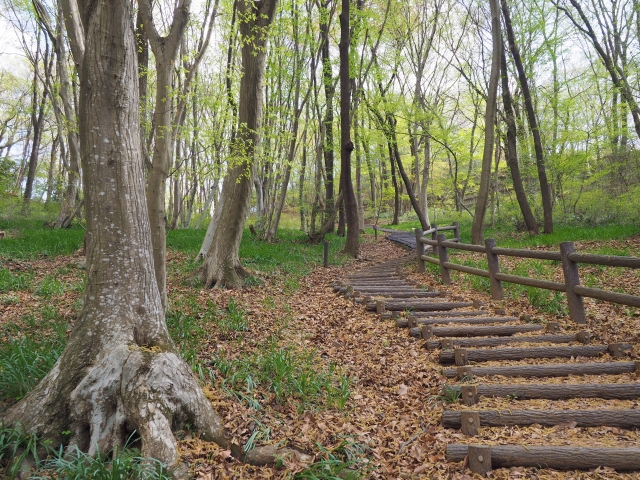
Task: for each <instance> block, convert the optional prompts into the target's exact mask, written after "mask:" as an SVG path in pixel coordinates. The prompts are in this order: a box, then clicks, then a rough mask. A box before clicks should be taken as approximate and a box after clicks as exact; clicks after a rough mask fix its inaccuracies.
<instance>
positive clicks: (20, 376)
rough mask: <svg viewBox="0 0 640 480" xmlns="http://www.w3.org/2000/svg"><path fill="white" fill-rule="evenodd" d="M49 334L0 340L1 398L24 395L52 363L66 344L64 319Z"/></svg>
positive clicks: (15, 397)
mask: <svg viewBox="0 0 640 480" xmlns="http://www.w3.org/2000/svg"><path fill="white" fill-rule="evenodd" d="M56 330H57V331H56V332H55V334H54V335H51V336H44V335H39V334H37V333H34V334H30V335H25V336H24V337H20V338H10V339H9V341H8V342H7V343H2V344H0V401H6V400H9V401H17V400H20V399H21V398H22V397H24V396H25V395H26V394H27V393H28V392H29V391H30V390H31V389H32V388H33V387H35V386H36V384H37V383H38V382H39V381H40V380H41V379H42V378H43V377H44V376H45V375H46V374H47V373H49V370H51V368H52V367H53V364H54V363H55V362H56V360H57V359H58V357H59V356H60V354H61V353H62V350H63V349H64V347H65V345H66V330H67V325H66V323H60V324H58V325H57V328H56Z"/></svg>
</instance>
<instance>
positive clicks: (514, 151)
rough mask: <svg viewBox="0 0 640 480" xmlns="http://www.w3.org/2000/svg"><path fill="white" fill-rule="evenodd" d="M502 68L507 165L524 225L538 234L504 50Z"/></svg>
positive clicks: (501, 61)
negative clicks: (520, 155)
mask: <svg viewBox="0 0 640 480" xmlns="http://www.w3.org/2000/svg"><path fill="white" fill-rule="evenodd" d="M500 67H501V70H502V103H503V105H504V114H505V118H506V121H507V134H506V137H507V165H509V170H510V171H511V178H512V179H513V189H514V190H515V193H516V199H517V200H518V205H519V206H520V211H521V212H522V217H523V218H524V224H525V225H526V227H527V230H528V231H529V233H531V234H532V235H537V234H538V222H536V219H535V217H534V216H533V212H532V211H531V207H530V206H529V201H528V200H527V194H526V192H525V189H524V185H523V184H522V176H521V175H520V166H519V164H518V148H517V144H516V142H517V130H516V119H515V116H514V113H513V101H512V99H511V91H510V90H509V78H508V75H509V72H508V70H507V57H506V55H505V52H504V48H502V49H501V55H500Z"/></svg>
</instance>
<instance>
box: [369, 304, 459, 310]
mask: <svg viewBox="0 0 640 480" xmlns="http://www.w3.org/2000/svg"><path fill="white" fill-rule="evenodd" d="M470 305H471V302H413V303H412V302H384V308H385V310H395V311H403V310H411V311H414V310H418V311H421V312H429V311H437V310H452V309H454V308H464V307H468V306H470ZM367 310H376V304H375V302H370V303H367Z"/></svg>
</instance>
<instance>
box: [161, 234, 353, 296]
mask: <svg viewBox="0 0 640 480" xmlns="http://www.w3.org/2000/svg"><path fill="white" fill-rule="evenodd" d="M204 234H205V230H203V229H201V230H173V231H171V232H169V234H168V236H167V247H168V248H172V249H175V250H178V251H180V252H182V253H185V254H187V255H190V256H192V257H195V256H196V255H197V254H198V252H199V251H200V247H201V245H202V240H203V239H204ZM327 240H329V258H330V263H331V264H332V265H341V264H343V263H344V262H345V261H346V260H347V258H348V257H347V256H346V255H343V254H341V253H339V252H340V250H342V248H344V238H342V237H338V236H335V235H327ZM240 261H241V262H242V265H243V266H244V267H246V268H248V269H249V270H253V271H256V272H260V273H263V274H278V275H282V276H284V277H286V278H285V280H287V281H288V282H289V287H288V288H291V289H296V288H298V284H297V281H298V280H299V278H300V277H302V276H304V275H306V274H308V273H309V272H310V271H311V270H312V269H313V268H314V266H316V265H320V264H322V261H323V246H322V245H313V244H311V243H309V241H308V237H307V235H306V234H305V233H304V232H301V231H298V230H286V229H282V230H278V241H276V242H275V243H267V242H265V241H263V240H260V239H258V238H255V237H253V236H252V235H251V233H250V232H249V230H248V229H246V230H245V231H244V235H243V237H242V243H241V244H240ZM195 267H196V265H195V264H194V265H193V266H192V268H195Z"/></svg>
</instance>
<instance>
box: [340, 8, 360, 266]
mask: <svg viewBox="0 0 640 480" xmlns="http://www.w3.org/2000/svg"><path fill="white" fill-rule="evenodd" d="M349 4H350V0H342V12H341V13H340V140H341V145H340V187H341V190H342V193H343V196H344V199H343V201H344V210H345V217H346V223H347V240H346V242H345V244H344V249H343V252H344V253H346V254H348V255H351V256H353V257H355V258H358V254H359V252H360V229H359V228H358V204H357V202H356V195H355V193H354V191H353V182H352V180H351V152H352V151H353V149H354V145H353V142H352V141H351V80H350V78H349V47H350V46H351V38H350V29H349V20H350V17H349V15H350V13H349V11H350V10H349V7H350V5H349Z"/></svg>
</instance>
